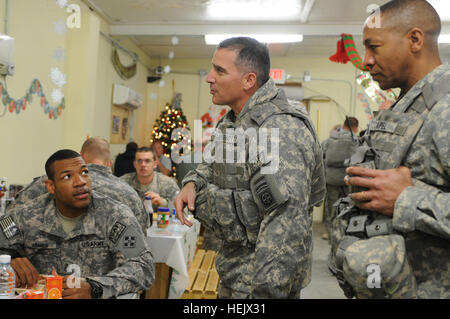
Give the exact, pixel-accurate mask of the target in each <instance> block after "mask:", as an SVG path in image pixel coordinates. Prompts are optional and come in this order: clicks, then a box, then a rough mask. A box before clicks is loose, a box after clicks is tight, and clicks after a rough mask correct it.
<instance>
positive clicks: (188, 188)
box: [174, 182, 196, 227]
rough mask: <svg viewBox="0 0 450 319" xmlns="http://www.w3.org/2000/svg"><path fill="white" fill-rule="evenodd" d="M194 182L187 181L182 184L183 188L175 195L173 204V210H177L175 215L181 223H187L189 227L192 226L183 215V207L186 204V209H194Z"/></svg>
mask: <svg viewBox="0 0 450 319" xmlns="http://www.w3.org/2000/svg"><path fill="white" fill-rule="evenodd" d="M195 196H196V195H195V184H194V183H192V182H191V183H187V184H186V185H184V187H183V189H182V190H181V191H180V193H179V194H178V195H177V197H175V201H174V205H175V210H176V211H177V217H178V219H179V220H180V221H181V225H187V226H189V227H191V226H192V223H191V222H190V221H189V220H188V219H187V218H185V217H184V215H183V209H184V206H185V205H186V204H187V206H188V209H189V210H190V211H194V209H195Z"/></svg>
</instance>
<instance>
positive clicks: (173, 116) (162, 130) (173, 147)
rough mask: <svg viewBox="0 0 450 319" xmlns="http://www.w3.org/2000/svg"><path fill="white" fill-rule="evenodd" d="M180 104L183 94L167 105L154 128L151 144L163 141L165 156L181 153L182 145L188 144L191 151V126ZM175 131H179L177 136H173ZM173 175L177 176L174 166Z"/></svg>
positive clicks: (177, 94) (177, 95)
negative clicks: (174, 152) (175, 152)
mask: <svg viewBox="0 0 450 319" xmlns="http://www.w3.org/2000/svg"><path fill="white" fill-rule="evenodd" d="M180 104H181V94H180V93H176V94H175V96H174V99H173V101H172V104H169V103H167V104H166V107H165V109H164V110H163V111H162V112H161V115H160V117H159V119H157V120H156V123H155V125H154V126H153V133H152V138H151V140H150V142H151V143H153V142H154V141H161V145H162V146H163V148H164V153H165V156H171V154H172V152H173V151H177V152H179V149H180V147H181V146H180V145H181V144H187V149H189V150H190V149H191V147H190V144H191V139H190V135H189V134H188V131H189V125H188V123H187V119H186V116H185V115H184V114H183V111H182V110H181V106H180ZM177 129H178V130H177ZM174 130H177V131H176V132H175V134H172V133H173V131H174ZM172 135H173V136H172ZM172 175H173V176H176V169H175V166H174V165H172Z"/></svg>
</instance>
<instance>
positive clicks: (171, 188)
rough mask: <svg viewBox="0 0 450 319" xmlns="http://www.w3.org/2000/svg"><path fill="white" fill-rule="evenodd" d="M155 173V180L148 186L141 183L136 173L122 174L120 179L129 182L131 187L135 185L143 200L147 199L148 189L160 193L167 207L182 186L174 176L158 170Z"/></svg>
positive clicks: (163, 204)
mask: <svg viewBox="0 0 450 319" xmlns="http://www.w3.org/2000/svg"><path fill="white" fill-rule="evenodd" d="M153 174H154V175H153V180H152V182H151V183H150V184H149V185H148V186H147V187H143V186H142V185H141V183H140V182H139V180H138V177H137V174H136V173H128V174H125V175H122V176H121V177H120V179H122V180H123V181H125V182H127V183H128V184H129V185H130V186H131V187H133V188H134V190H136V192H137V193H138V194H139V197H140V198H141V200H142V201H144V200H145V193H146V192H148V191H152V192H154V193H157V194H159V196H160V197H161V198H162V199H163V203H162V204H161V206H165V207H166V206H167V205H168V203H169V202H170V201H171V200H173V198H174V196H175V195H176V193H177V192H178V191H180V188H179V187H178V184H177V183H176V182H175V181H174V180H173V179H172V178H170V177H168V176H166V175H164V174H162V173H159V172H156V171H155V172H153ZM153 208H154V209H156V208H157V207H156V206H154V207H153Z"/></svg>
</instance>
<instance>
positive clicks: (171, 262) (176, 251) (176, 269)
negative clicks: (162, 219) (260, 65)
mask: <svg viewBox="0 0 450 319" xmlns="http://www.w3.org/2000/svg"><path fill="white" fill-rule="evenodd" d="M199 232H200V222H199V221H198V220H195V219H194V220H193V225H192V227H188V226H185V225H176V224H169V227H167V228H165V229H164V228H157V226H156V223H154V224H153V226H152V227H150V228H149V229H148V230H147V241H148V243H149V246H150V251H151V252H152V254H153V258H154V260H155V263H165V264H166V265H167V266H169V267H171V268H172V269H173V271H172V278H171V280H170V287H169V296H168V298H169V299H180V298H181V296H182V295H183V293H184V291H185V290H186V287H187V285H188V284H189V276H188V269H189V266H190V265H191V263H192V260H193V259H194V255H195V250H196V248H197V237H198V234H199Z"/></svg>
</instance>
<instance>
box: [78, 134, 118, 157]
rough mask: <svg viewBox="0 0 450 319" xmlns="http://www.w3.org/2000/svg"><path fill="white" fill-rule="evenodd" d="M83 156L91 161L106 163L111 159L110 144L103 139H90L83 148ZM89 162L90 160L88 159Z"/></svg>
mask: <svg viewBox="0 0 450 319" xmlns="http://www.w3.org/2000/svg"><path fill="white" fill-rule="evenodd" d="M81 154H83V156H87V157H88V158H89V159H98V160H101V161H103V162H104V163H106V162H108V161H109V160H110V159H111V150H110V146H109V142H108V141H107V140H106V139H104V138H102V137H91V138H88V139H87V140H86V141H85V142H84V143H83V145H82V146H81ZM86 161H87V162H89V160H88V159H86Z"/></svg>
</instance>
